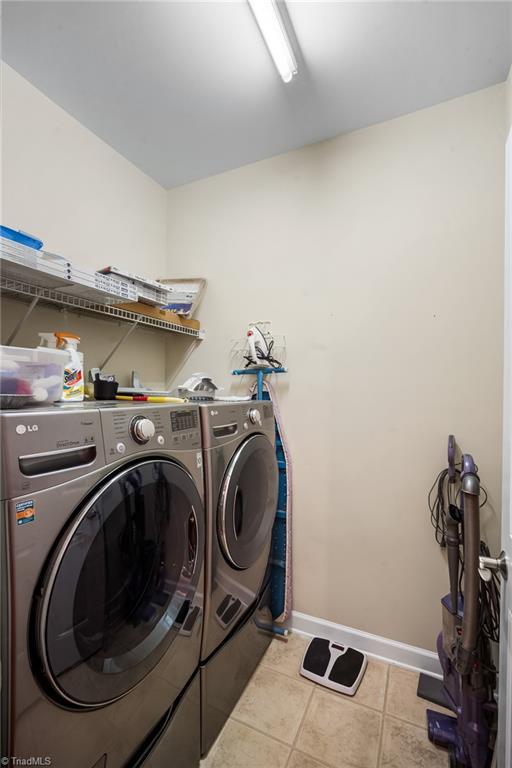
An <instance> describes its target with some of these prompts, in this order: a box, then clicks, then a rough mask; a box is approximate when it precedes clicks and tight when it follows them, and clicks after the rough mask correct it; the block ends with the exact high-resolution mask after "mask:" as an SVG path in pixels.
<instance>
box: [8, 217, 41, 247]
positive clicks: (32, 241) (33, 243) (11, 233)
mask: <svg viewBox="0 0 512 768" xmlns="http://www.w3.org/2000/svg"><path fill="white" fill-rule="evenodd" d="M0 237H6V238H7V239H8V240H14V242H15V243H20V244H21V245H26V246H27V247H28V248H35V250H36V251H40V250H41V248H42V247H43V241H42V240H38V238H37V237H34V236H33V235H29V234H27V233H26V232H22V231H21V230H20V229H11V228H10V227H4V226H2V225H1V224H0Z"/></svg>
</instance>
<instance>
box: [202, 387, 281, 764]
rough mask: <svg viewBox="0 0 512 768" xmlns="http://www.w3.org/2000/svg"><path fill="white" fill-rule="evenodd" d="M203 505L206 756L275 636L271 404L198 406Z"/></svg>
mask: <svg viewBox="0 0 512 768" xmlns="http://www.w3.org/2000/svg"><path fill="white" fill-rule="evenodd" d="M200 415H201V427H202V435H203V456H204V475H205V504H206V521H207V523H206V577H205V605H204V625H203V642H202V648H201V707H202V729H201V751H202V754H203V755H205V754H206V753H207V752H208V751H209V749H210V747H211V745H212V744H213V742H214V741H215V739H216V737H217V735H218V733H219V732H220V730H221V728H222V726H223V724H224V722H225V721H226V719H227V718H228V717H229V714H230V713H231V711H232V709H233V707H234V705H235V704H236V702H237V700H238V698H239V697H240V694H241V693H242V691H243V689H244V687H245V685H246V684H247V682H248V680H249V678H250V676H251V675H252V673H253V671H254V669H255V668H256V666H257V664H258V662H259V661H260V659H261V657H262V655H263V654H264V652H265V650H266V648H267V647H268V644H269V643H270V640H271V637H272V634H271V632H272V615H271V612H270V585H269V555H270V548H271V540H272V528H273V524H274V520H275V516H276V510H277V496H278V483H279V479H278V468H277V460H276V453H275V423H274V412H273V407H272V403H270V402H268V401H250V402H243V403H220V402H214V403H207V404H202V405H201V406H200Z"/></svg>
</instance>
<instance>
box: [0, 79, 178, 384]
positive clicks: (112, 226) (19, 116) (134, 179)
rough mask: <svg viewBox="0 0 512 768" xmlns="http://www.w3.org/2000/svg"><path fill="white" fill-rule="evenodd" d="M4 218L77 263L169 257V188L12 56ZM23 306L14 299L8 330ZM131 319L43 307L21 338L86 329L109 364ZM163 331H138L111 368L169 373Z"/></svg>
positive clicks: (131, 263) (97, 354)
mask: <svg viewBox="0 0 512 768" xmlns="http://www.w3.org/2000/svg"><path fill="white" fill-rule="evenodd" d="M1 84H2V174H1V175H2V211H1V221H2V223H3V224H6V225H7V226H11V227H14V228H15V229H23V230H25V231H27V232H33V233H34V234H36V235H39V236H40V237H41V239H42V240H43V241H44V244H45V248H46V249H47V250H50V251H54V252H56V253H60V254H62V255H66V256H68V258H69V259H70V260H71V261H73V262H74V263H76V264H83V265H86V266H88V267H91V268H95V269H99V268H100V267H102V266H106V265H108V264H116V265H119V266H122V267H125V268H127V269H132V270H139V271H142V272H144V273H145V274H147V275H150V276H157V275H159V274H161V273H162V271H163V268H164V265H165V243H166V229H167V222H166V213H165V206H166V193H165V191H164V190H163V189H162V187H160V186H159V185H158V184H156V183H155V182H154V181H152V180H151V179H149V178H148V177H147V176H146V175H145V174H143V173H142V172H141V171H139V170H138V169H137V168H135V166H133V165H132V164H131V163H130V162H128V161H127V160H126V159H125V158H124V157H122V156H121V155H119V154H118V153H117V152H115V151H114V150H113V149H112V148H111V147H109V146H108V145H107V144H105V143H104V142H103V141H101V140H100V139H98V138H97V137H96V136H94V134H92V133H91V132H90V131H88V130H87V129H86V128H84V127H83V126H82V125H81V124H80V123H78V122H77V121H76V120H75V119H74V118H72V117H71V116H70V115H69V114H67V113H66V112H64V110H62V109H61V108H60V107H58V106H57V105H56V104H55V103H54V102H52V101H50V100H49V99H48V98H46V96H44V95H43V94H42V93H41V92H40V91H38V90H37V89H36V88H34V87H33V86H32V85H31V84H30V83H28V82H27V81H26V80H25V79H24V78H22V77H21V76H20V75H18V74H17V73H16V72H15V71H14V70H13V69H11V68H10V67H8V66H7V65H5V64H3V65H2V79H1ZM22 311H23V306H22V305H20V303H19V302H14V301H5V302H3V307H2V321H3V322H2V339H5V338H6V336H7V335H8V333H9V332H10V330H11V329H12V328H13V327H14V325H15V323H16V321H17V319H18V317H19V316H20V313H21V312H22ZM125 328H126V326H125V325H123V326H120V325H119V324H118V323H115V322H112V321H107V320H100V319H90V318H87V317H84V316H83V315H82V316H79V315H76V314H73V313H69V314H68V315H67V316H66V315H64V316H63V315H62V314H60V313H59V312H57V311H56V310H54V309H44V308H41V309H37V310H36V311H35V312H34V315H33V317H32V318H31V320H30V322H29V323H27V325H26V327H25V328H24V329H23V331H22V333H20V335H19V336H18V337H17V339H16V342H15V343H16V344H19V345H27V346H34V345H35V343H36V342H37V340H38V339H37V331H48V330H59V329H60V330H71V331H73V332H76V333H78V334H80V335H81V336H82V344H81V347H80V348H81V350H82V351H83V352H84V353H85V356H86V366H87V367H91V366H93V365H97V364H99V363H100V362H101V361H102V360H103V359H104V357H105V356H106V354H108V352H109V350H110V349H111V348H112V347H113V345H114V344H115V342H116V340H117V339H118V338H119V337H120V335H121V333H122V332H123V331H124V329H125ZM165 348H166V342H165V338H164V337H163V335H162V334H158V333H155V332H152V331H148V330H140V331H136V332H135V334H134V335H133V336H132V338H131V339H130V340H129V341H128V342H127V343H126V345H125V346H124V347H123V348H122V350H120V351H119V353H117V354H116V356H115V357H114V358H113V359H112V363H111V364H110V366H109V370H114V371H116V372H117V373H118V376H119V377H120V378H121V379H123V380H126V378H127V376H128V373H129V371H130V370H131V368H132V367H137V368H139V370H141V371H142V370H143V371H144V375H145V379H146V381H147V383H155V384H160V385H161V384H162V383H163V382H164V380H165V354H166V352H165Z"/></svg>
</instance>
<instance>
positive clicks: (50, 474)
mask: <svg viewBox="0 0 512 768" xmlns="http://www.w3.org/2000/svg"><path fill="white" fill-rule="evenodd" d="M0 420H1V431H2V481H3V493H2V498H3V501H2V521H1V522H2V526H1V540H2V570H1V588H2V595H1V597H2V611H3V615H2V630H3V631H2V640H3V642H2V647H1V664H2V696H1V701H0V716H1V725H2V750H1V752H2V754H3V755H4V756H13V757H16V758H19V759H24V760H26V759H28V758H40V759H42V760H44V759H46V760H47V761H50V762H51V765H52V766H53V768H69V766H70V765H73V766H74V768H93V767H94V768H120V766H127V765H130V766H133V765H142V764H146V763H147V765H151V766H152V767H153V766H155V767H158V768H160V766H164V765H168V764H169V763H170V760H171V757H172V761H173V762H172V764H173V766H179V768H194V767H195V766H196V765H197V764H198V762H199V736H200V734H199V721H200V701H199V680H198V666H199V658H200V644H201V635H202V611H203V591H204V584H203V578H204V571H203V559H204V557H203V556H204V541H205V521H204V507H203V487H204V486H203V475H202V455H201V440H200V425H199V416H198V409H197V407H195V406H160V405H158V406H157V405H151V406H150V405H146V404H133V405H132V404H130V405H129V406H127V405H126V404H125V403H123V404H121V403H118V404H115V403H106V404H105V405H104V406H100V404H99V403H93V404H83V405H82V406H80V405H66V406H62V407H56V406H54V407H50V408H39V409H33V410H25V411H20V412H12V411H11V412H6V411H4V412H2V413H1V415H0ZM38 764H44V763H38ZM46 764H49V762H47V763H46Z"/></svg>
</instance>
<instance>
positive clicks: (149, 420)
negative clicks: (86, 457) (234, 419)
mask: <svg viewBox="0 0 512 768" xmlns="http://www.w3.org/2000/svg"><path fill="white" fill-rule="evenodd" d="M100 413H101V423H102V427H103V438H104V442H105V456H106V459H107V461H116V460H117V459H119V458H121V457H122V456H129V455H130V454H135V453H140V451H141V450H147V451H155V452H158V451H162V450H165V451H171V450H172V451H177V450H180V451H191V450H198V449H200V448H201V432H200V427H199V413H198V408H197V406H189V405H173V406H169V405H153V404H150V403H147V404H145V403H142V404H133V405H132V404H130V405H129V406H125V405H124V404H123V406H122V407H119V406H117V407H114V408H102V409H101V411H100Z"/></svg>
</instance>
